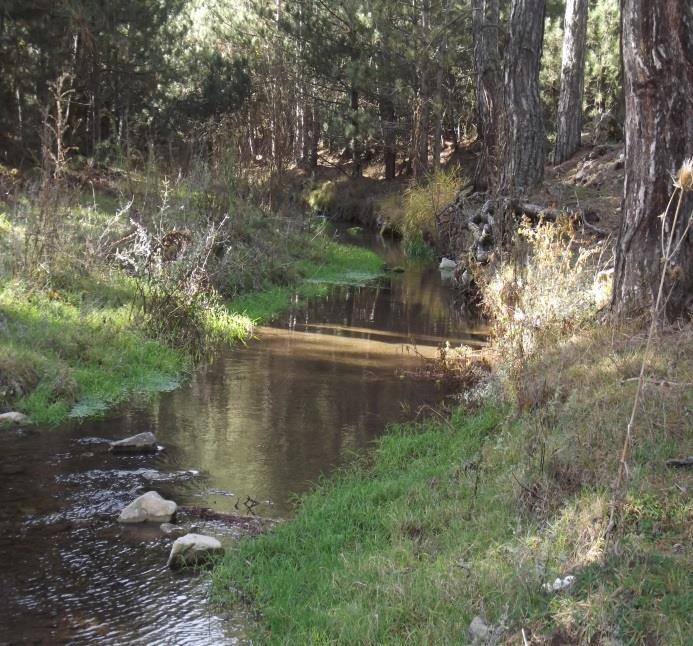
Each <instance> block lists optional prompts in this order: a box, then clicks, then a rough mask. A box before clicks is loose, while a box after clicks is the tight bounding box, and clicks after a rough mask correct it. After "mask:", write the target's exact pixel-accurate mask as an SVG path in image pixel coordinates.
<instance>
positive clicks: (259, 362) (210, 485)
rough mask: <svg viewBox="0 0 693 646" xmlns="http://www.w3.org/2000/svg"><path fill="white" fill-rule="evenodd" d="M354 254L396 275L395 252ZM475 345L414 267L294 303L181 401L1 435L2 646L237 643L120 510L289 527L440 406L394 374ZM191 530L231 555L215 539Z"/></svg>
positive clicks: (447, 297)
mask: <svg viewBox="0 0 693 646" xmlns="http://www.w3.org/2000/svg"><path fill="white" fill-rule="evenodd" d="M359 243H360V244H366V245H370V246H372V247H373V248H374V249H376V250H377V251H378V253H380V254H381V255H382V257H383V259H384V261H385V262H386V263H387V264H388V266H390V267H394V266H397V265H402V266H406V265H405V262H404V259H403V257H402V254H401V251H400V250H399V247H398V245H396V244H395V243H392V242H389V241H387V240H383V239H382V238H377V237H375V236H363V238H362V239H361V240H360V242H359ZM484 332H485V330H484V329H483V328H482V327H481V326H479V325H478V323H475V322H473V321H471V320H470V319H469V318H468V316H467V315H466V314H465V313H464V312H463V311H462V310H461V309H460V307H459V306H458V305H456V304H455V299H454V293H453V292H452V291H451V290H450V289H448V288H447V287H446V286H445V285H444V284H443V281H442V280H441V275H440V273H439V272H438V270H437V269H436V268H435V267H430V266H429V267H421V266H418V267H417V266H406V270H405V271H404V272H403V273H388V275H387V278H386V279H384V280H383V281H380V282H379V283H378V284H376V285H373V286H368V287H353V286H334V287H333V288H331V289H330V290H329V293H328V294H327V295H326V296H324V297H322V298H319V299H314V300H311V301H309V302H308V303H302V304H299V303H294V305H293V306H292V307H291V308H290V309H289V311H287V312H286V313H285V314H284V315H282V316H281V317H279V318H278V319H277V320H276V321H274V322H273V323H272V324H271V325H270V326H267V327H263V328H260V329H259V330H258V331H257V336H258V340H256V341H253V342H251V343H248V344H247V345H245V346H237V347H234V348H229V349H227V350H224V351H223V352H221V353H220V354H219V355H218V356H216V357H215V358H214V360H213V361H212V362H210V364H209V365H208V366H206V367H204V368H202V369H200V370H199V371H197V372H196V373H195V374H194V375H193V376H192V377H191V378H190V379H189V380H188V381H186V382H185V384H184V385H183V386H182V387H180V388H178V389H177V390H174V391H172V392H168V393H161V394H159V395H157V396H156V397H154V398H152V399H149V400H147V401H135V402H132V403H130V404H128V405H127V406H125V407H122V408H120V409H119V410H117V411H114V412H112V413H110V414H109V415H108V416H107V417H105V418H103V419H98V420H95V421H91V420H90V421H85V422H81V423H73V424H67V425H65V426H64V427H61V428H57V429H26V430H21V431H18V430H17V431H6V432H3V433H2V434H1V435H0V554H1V555H2V560H3V564H2V569H1V570H0V593H1V594H0V644H19V643H36V644H39V643H40V644H44V643H46V644H55V643H73V644H78V643H80V644H81V643H99V644H186V645H187V644H195V645H197V644H227V643H228V644H233V643H246V642H247V640H246V639H245V637H244V631H243V626H244V624H245V623H246V622H245V620H244V617H243V616H240V615H238V616H230V617H229V616H224V615H222V614H217V613H216V611H215V609H214V608H213V607H212V606H211V605H210V604H208V603H207V602H206V601H207V596H208V589H209V588H208V580H207V579H206V578H205V577H204V576H195V575H190V574H186V573H176V572H172V571H170V570H169V569H168V568H167V567H166V559H167V556H168V552H169V550H170V545H171V542H172V541H173V538H172V537H171V536H166V535H164V534H163V532H162V531H161V529H160V528H159V526H158V525H152V526H143V525H140V526H132V525H119V524H118V523H116V522H115V519H116V517H117V515H118V513H119V512H120V510H121V509H122V508H123V507H124V506H125V505H127V504H128V503H129V502H131V501H132V500H133V498H135V497H136V496H138V495H140V494H142V493H144V492H145V491H149V490H152V489H154V490H156V491H158V492H159V493H160V494H161V495H162V496H164V497H165V498H169V499H172V500H175V501H176V502H177V503H178V504H179V505H186V506H190V507H205V508H211V509H214V510H218V511H220V512H228V513H234V514H249V513H250V512H251V511H252V513H254V514H257V516H259V517H266V518H276V519H282V518H287V517H289V516H290V515H291V514H292V510H293V500H294V497H295V496H296V495H297V494H300V493H302V492H305V491H306V490H307V489H309V488H310V486H311V483H314V482H315V481H316V480H317V479H318V478H320V477H321V476H322V475H326V474H329V473H330V472H331V471H333V470H334V469H335V468H338V467H340V466H343V465H345V464H348V463H349V461H350V460H351V459H352V458H353V456H354V454H355V453H356V452H359V451H363V450H364V449H367V448H368V447H369V446H371V445H372V442H373V440H374V439H375V438H377V437H378V436H379V435H380V434H382V432H383V431H384V429H385V426H386V424H388V423H389V422H396V421H403V420H407V419H412V418H414V417H415V416H416V414H417V410H419V408H420V407H421V406H422V405H426V404H428V405H432V406H435V405H439V404H440V403H441V402H442V401H443V400H444V399H445V398H446V397H447V396H448V395H449V394H450V393H448V392H445V391H444V390H443V389H441V387H440V386H437V385H436V384H434V383H431V382H423V381H416V380H412V379H410V378H406V377H403V376H402V375H401V371H406V370H415V369H416V368H417V367H418V366H420V365H421V359H420V356H419V355H425V356H433V355H434V354H435V353H436V348H437V347H438V346H439V345H440V344H441V343H444V342H445V341H446V340H449V341H450V342H451V343H452V344H453V345H458V344H459V343H461V342H464V343H466V344H468V345H480V344H482V343H483V339H484ZM414 346H415V349H414ZM143 431H153V432H154V433H155V434H156V436H157V439H158V441H159V443H160V444H161V445H162V446H163V450H161V451H159V452H158V453H156V454H150V455H125V456H123V455H113V454H111V453H110V452H109V451H108V443H107V442H108V441H109V440H113V439H121V438H124V437H127V436H130V435H134V434H136V433H140V432H143ZM249 501H250V502H249ZM256 503H257V504H256ZM249 505H250V506H249ZM195 524H196V526H197V529H198V531H200V532H201V533H208V534H212V535H216V536H219V537H220V538H221V540H222V542H224V541H226V542H228V541H229V540H232V539H233V537H234V530H233V529H229V528H228V526H225V525H222V524H221V523H219V522H218V521H215V520H196V522H195Z"/></svg>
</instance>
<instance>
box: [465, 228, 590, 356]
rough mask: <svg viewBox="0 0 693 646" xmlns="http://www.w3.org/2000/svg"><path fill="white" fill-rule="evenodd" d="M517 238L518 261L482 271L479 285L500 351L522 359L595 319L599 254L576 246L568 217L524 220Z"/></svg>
mask: <svg viewBox="0 0 693 646" xmlns="http://www.w3.org/2000/svg"><path fill="white" fill-rule="evenodd" d="M517 236H518V242H519V244H518V245H517V249H516V254H517V255H516V258H515V259H514V261H513V262H501V263H499V264H498V265H497V266H496V267H495V268H494V269H493V270H492V271H491V273H490V275H488V274H483V273H481V272H479V275H478V276H477V283H478V284H479V285H480V286H481V292H482V297H483V303H484V306H485V307H486V309H487V311H488V312H489V314H490V315H491V316H492V318H493V320H494V321H495V328H494V335H495V337H496V341H497V343H498V346H499V349H500V350H501V352H503V353H505V354H506V356H510V357H515V358H516V359H518V360H520V359H523V358H526V357H527V356H528V355H530V354H532V353H533V352H534V351H535V350H536V348H537V346H538V341H539V339H540V338H541V339H542V340H546V339H548V338H551V337H553V338H556V337H560V336H565V335H566V334H570V333H572V332H574V331H576V330H577V329H578V328H580V327H581V326H582V325H583V324H584V323H585V322H587V321H589V320H591V319H593V317H594V316H595V314H596V313H597V300H598V299H599V298H601V296H600V293H599V292H598V291H596V290H595V287H594V286H595V278H596V277H597V275H598V273H599V270H600V268H601V267H600V265H601V250H600V249H599V248H598V247H582V246H580V245H579V244H578V243H577V241H576V239H575V231H574V224H573V222H572V220H571V219H570V218H569V217H568V216H565V217H561V218H559V219H558V221H557V222H556V223H550V222H543V223H540V224H539V226H536V227H533V226H532V225H531V223H530V222H529V221H528V220H525V221H524V222H523V223H522V224H521V226H520V228H519V229H518V231H517ZM600 281H601V279H600Z"/></svg>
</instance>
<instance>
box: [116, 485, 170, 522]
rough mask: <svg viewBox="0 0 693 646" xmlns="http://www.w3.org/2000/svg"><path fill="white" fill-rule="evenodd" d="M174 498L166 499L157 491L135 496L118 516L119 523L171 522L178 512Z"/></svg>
mask: <svg viewBox="0 0 693 646" xmlns="http://www.w3.org/2000/svg"><path fill="white" fill-rule="evenodd" d="M176 509H178V505H176V503H175V502H173V500H165V499H164V498H162V497H161V496H160V495H159V494H158V493H157V492H156V491H148V492H147V493H145V494H142V495H141V496H140V497H139V498H135V500H133V501H132V502H131V503H130V504H129V505H128V506H127V507H126V508H125V509H123V511H121V512H120V516H118V522H119V523H144V522H150V523H169V522H171V519H172V518H173V517H174V516H175V514H176Z"/></svg>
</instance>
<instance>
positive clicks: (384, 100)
mask: <svg viewBox="0 0 693 646" xmlns="http://www.w3.org/2000/svg"><path fill="white" fill-rule="evenodd" d="M380 121H381V124H382V129H383V162H384V164H385V179H395V173H396V164H397V131H396V127H397V123H396V122H395V105H394V102H393V100H392V95H391V90H390V89H389V88H384V89H383V90H382V91H381V94H380Z"/></svg>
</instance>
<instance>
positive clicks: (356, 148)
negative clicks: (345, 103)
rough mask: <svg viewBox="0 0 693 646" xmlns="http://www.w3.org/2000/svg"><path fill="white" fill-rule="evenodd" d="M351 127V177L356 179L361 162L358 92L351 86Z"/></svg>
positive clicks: (359, 174)
mask: <svg viewBox="0 0 693 646" xmlns="http://www.w3.org/2000/svg"><path fill="white" fill-rule="evenodd" d="M351 127H352V128H353V134H352V137H351V162H352V165H351V176H352V177H353V178H354V179H356V178H358V177H361V175H362V171H363V162H362V155H361V140H360V138H359V92H358V90H357V89H356V87H354V86H353V85H352V87H351Z"/></svg>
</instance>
